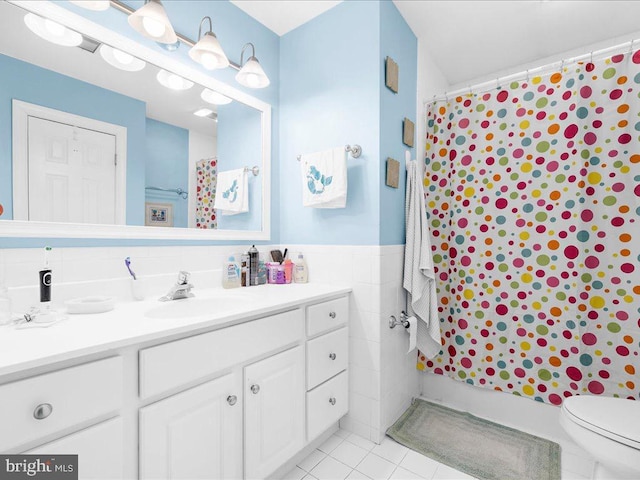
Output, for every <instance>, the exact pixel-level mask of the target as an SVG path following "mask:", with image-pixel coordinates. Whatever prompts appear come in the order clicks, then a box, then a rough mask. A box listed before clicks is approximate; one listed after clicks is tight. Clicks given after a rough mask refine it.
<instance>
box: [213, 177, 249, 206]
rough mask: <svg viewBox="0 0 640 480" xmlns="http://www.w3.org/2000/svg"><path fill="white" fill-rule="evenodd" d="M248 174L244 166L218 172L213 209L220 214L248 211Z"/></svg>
mask: <svg viewBox="0 0 640 480" xmlns="http://www.w3.org/2000/svg"><path fill="white" fill-rule="evenodd" d="M248 182H249V180H248V175H247V172H245V170H244V168H239V169H237V170H228V171H226V172H219V173H218V186H217V190H216V200H215V205H214V207H215V209H216V210H218V212H219V213H221V214H222V215H236V214H238V213H244V212H248V211H249V184H248Z"/></svg>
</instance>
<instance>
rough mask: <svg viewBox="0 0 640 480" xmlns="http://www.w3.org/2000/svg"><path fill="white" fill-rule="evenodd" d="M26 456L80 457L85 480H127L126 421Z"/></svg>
mask: <svg viewBox="0 0 640 480" xmlns="http://www.w3.org/2000/svg"><path fill="white" fill-rule="evenodd" d="M24 453H28V454H33V455H38V454H40V455H64V454H69V455H78V474H79V478H80V479H82V480H88V479H96V480H115V479H120V478H124V475H123V470H122V469H123V455H124V450H123V445H122V418H120V417H117V418H114V419H111V420H108V421H106V422H102V423H99V424H98V425H95V426H93V427H89V428H85V429H84V430H81V431H79V432H77V433H74V434H71V435H68V436H66V437H62V438H61V439H59V440H55V441H53V442H50V443H46V444H44V445H41V446H39V447H37V448H34V449H33V450H29V451H28V452H24Z"/></svg>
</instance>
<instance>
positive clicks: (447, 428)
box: [387, 400, 560, 480]
mask: <svg viewBox="0 0 640 480" xmlns="http://www.w3.org/2000/svg"><path fill="white" fill-rule="evenodd" d="M387 435H389V436H390V437H391V438H393V439H394V440H395V441H397V442H398V443H401V444H402V445H405V446H407V447H409V448H410V449H412V450H415V451H416V452H420V453H422V454H423V455H426V456H427V457H430V458H433V459H434V460H437V461H438V462H441V463H444V464H445V465H449V466H450V467H453V468H455V469H456V470H460V471H461V472H465V473H467V474H469V475H471V476H473V477H476V478H479V479H487V480H489V479H495V480H507V479H513V480H527V479H531V480H560V446H559V445H558V444H557V443H553V442H550V441H549V440H545V439H543V438H540V437H536V436H534V435H529V434H528V433H524V432H521V431H519V430H515V429H513V428H509V427H505V426H503V425H499V424H497V423H493V422H489V421H487V420H483V419H481V418H478V417H475V416H473V415H471V414H469V413H464V412H459V411H457V410H452V409H450V408H447V407H443V406H441V405H437V404H435V403H431V402H427V401H424V400H416V401H415V402H414V403H413V405H411V407H409V409H408V410H407V411H406V412H404V413H403V414H402V416H401V417H400V418H399V419H398V421H397V422H396V423H395V424H393V425H392V426H391V427H390V428H389V430H387Z"/></svg>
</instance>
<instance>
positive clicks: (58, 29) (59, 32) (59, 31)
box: [44, 18, 66, 37]
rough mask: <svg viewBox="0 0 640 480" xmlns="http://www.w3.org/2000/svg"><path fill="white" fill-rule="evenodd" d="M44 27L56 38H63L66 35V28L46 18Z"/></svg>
mask: <svg viewBox="0 0 640 480" xmlns="http://www.w3.org/2000/svg"><path fill="white" fill-rule="evenodd" d="M44 27H45V28H46V29H47V31H48V32H49V33H50V34H51V35H55V36H56V37H61V36H63V35H64V32H65V30H66V28H65V27H64V26H62V25H60V24H59V23H56V22H54V21H53V20H49V19H48V18H45V20H44Z"/></svg>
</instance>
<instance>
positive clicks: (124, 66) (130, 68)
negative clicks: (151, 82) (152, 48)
mask: <svg viewBox="0 0 640 480" xmlns="http://www.w3.org/2000/svg"><path fill="white" fill-rule="evenodd" d="M100 56H101V57H102V58H103V59H104V61H105V62H107V63H108V64H109V65H111V66H112V67H116V68H118V69H120V70H124V71H125V72H139V71H140V70H142V69H143V68H144V67H145V65H146V64H147V63H146V62H145V61H144V60H140V59H139V58H136V57H134V56H133V55H130V54H128V53H126V52H123V51H122V50H118V49H117V48H113V47H110V46H109V45H105V44H104V43H103V44H102V45H101V46H100Z"/></svg>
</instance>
